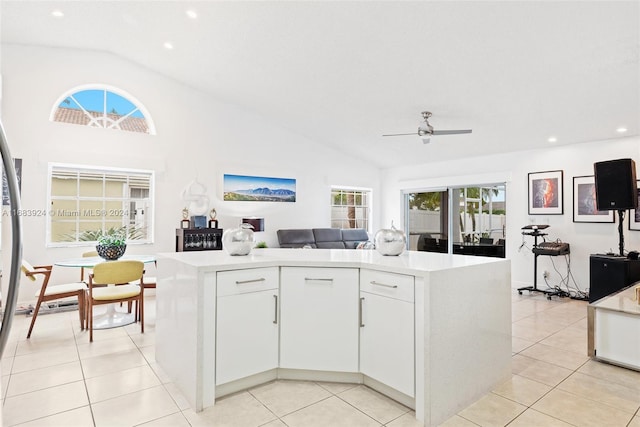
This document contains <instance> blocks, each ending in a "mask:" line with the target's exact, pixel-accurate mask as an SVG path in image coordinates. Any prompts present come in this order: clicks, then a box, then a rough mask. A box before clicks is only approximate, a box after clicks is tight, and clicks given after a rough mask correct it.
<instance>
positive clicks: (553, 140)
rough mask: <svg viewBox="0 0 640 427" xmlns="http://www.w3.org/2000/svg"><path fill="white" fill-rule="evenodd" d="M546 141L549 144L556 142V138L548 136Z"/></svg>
mask: <svg viewBox="0 0 640 427" xmlns="http://www.w3.org/2000/svg"><path fill="white" fill-rule="evenodd" d="M547 141H549V142H558V138H556V137H555V136H550V137H549V139H547Z"/></svg>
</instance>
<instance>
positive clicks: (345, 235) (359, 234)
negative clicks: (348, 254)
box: [342, 228, 369, 249]
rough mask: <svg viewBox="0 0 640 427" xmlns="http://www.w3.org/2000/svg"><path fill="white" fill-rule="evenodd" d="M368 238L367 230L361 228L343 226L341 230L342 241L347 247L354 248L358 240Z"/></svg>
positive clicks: (362, 240)
mask: <svg viewBox="0 0 640 427" xmlns="http://www.w3.org/2000/svg"><path fill="white" fill-rule="evenodd" d="M368 240H369V234H367V230H364V229H362V228H345V229H343V230H342V241H343V242H344V246H345V248H347V249H355V248H356V247H358V244H359V243H360V242H366V241H368Z"/></svg>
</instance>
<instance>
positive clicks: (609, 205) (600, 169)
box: [593, 159, 638, 211]
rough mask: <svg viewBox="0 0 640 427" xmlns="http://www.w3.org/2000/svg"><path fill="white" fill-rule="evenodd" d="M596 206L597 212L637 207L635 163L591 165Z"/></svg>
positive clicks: (616, 162)
mask: <svg viewBox="0 0 640 427" xmlns="http://www.w3.org/2000/svg"><path fill="white" fill-rule="evenodd" d="M593 171H594V174H595V182H596V205H597V207H598V210H599V211H610V210H626V209H635V208H637V207H638V185H637V184H636V162H635V161H633V159H618V160H608V161H606V162H597V163H594V164H593Z"/></svg>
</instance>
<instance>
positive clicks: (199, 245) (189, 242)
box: [176, 228, 223, 252]
mask: <svg viewBox="0 0 640 427" xmlns="http://www.w3.org/2000/svg"><path fill="white" fill-rule="evenodd" d="M222 231H223V230H222V229H221V228H176V252H189V251H219V250H221V249H222Z"/></svg>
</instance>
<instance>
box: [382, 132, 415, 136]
mask: <svg viewBox="0 0 640 427" xmlns="http://www.w3.org/2000/svg"><path fill="white" fill-rule="evenodd" d="M417 134H418V132H411V133H390V134H387V135H382V136H406V135H417Z"/></svg>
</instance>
